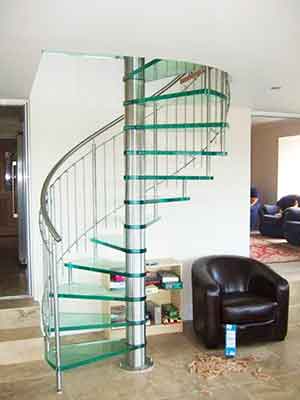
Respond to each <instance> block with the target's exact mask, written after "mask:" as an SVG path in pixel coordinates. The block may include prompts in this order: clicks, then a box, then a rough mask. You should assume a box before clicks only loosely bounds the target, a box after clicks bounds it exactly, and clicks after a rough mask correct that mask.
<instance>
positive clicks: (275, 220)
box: [264, 214, 283, 225]
mask: <svg viewBox="0 0 300 400" xmlns="http://www.w3.org/2000/svg"><path fill="white" fill-rule="evenodd" d="M264 222H265V223H267V224H272V225H277V224H280V223H282V222H283V219H282V215H281V214H276V215H269V214H265V215H264Z"/></svg>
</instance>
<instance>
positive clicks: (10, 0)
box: [0, 0, 300, 113]
mask: <svg viewBox="0 0 300 400" xmlns="http://www.w3.org/2000/svg"><path fill="white" fill-rule="evenodd" d="M299 20H300V1H299V0H276V1H275V0H264V1H261V0H252V1H249V0H239V1H236V0H222V1H219V2H214V1H211V0H201V1H200V0H185V1H184V2H182V1H179V0H165V1H161V0H159V1H158V0H151V2H143V1H141V0H126V1H120V0H110V1H108V2H106V1H99V0H85V1H84V2H83V1H74V0H43V1H40V0H26V1H22V0H1V1H0V54H1V63H0V98H27V97H29V95H30V89H31V87H32V84H33V81H34V77H35V74H36V72H37V69H38V64H39V60H40V57H41V52H42V50H43V49H48V50H65V51H75V52H88V53H92V54H93V53H109V54H120V55H122V54H127V55H143V56H146V57H164V58H175V59H183V60H191V61H196V62H197V61H198V62H200V63H206V64H210V65H213V66H217V67H220V68H223V69H224V70H226V71H228V72H229V73H230V74H231V77H232V95H233V96H232V97H233V103H235V104H237V105H242V106H249V107H251V108H252V109H257V110H264V111H278V112H296V113H299V112H300V95H299V93H300V79H299V71H300V51H299V49H300V24H299ZM101 78H103V77H101V76H100V77H99V79H101ZM272 86H281V87H282V88H281V90H276V91H272V90H270V88H271V87H272Z"/></svg>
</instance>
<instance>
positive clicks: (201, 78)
mask: <svg viewBox="0 0 300 400" xmlns="http://www.w3.org/2000/svg"><path fill="white" fill-rule="evenodd" d="M205 77H206V68H205V71H204V73H202V74H201V77H200V81H201V89H204V90H205V79H206V78H205ZM204 96H205V93H204V94H203V95H201V96H200V120H201V122H204V112H203V103H204V101H203V99H204ZM199 132H200V149H201V151H204V150H205V149H204V147H203V145H204V143H203V132H204V129H200V131H199ZM203 159H204V157H200V166H201V170H202V168H203Z"/></svg>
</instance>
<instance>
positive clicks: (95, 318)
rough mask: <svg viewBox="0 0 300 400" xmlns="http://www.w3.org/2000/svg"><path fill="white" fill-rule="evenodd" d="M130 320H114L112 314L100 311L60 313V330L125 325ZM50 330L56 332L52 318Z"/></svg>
mask: <svg viewBox="0 0 300 400" xmlns="http://www.w3.org/2000/svg"><path fill="white" fill-rule="evenodd" d="M127 325H129V323H128V322H126V321H123V322H114V321H113V318H112V316H111V314H100V313H71V312H60V313H59V330H60V331H61V332H64V331H76V330H87V329H104V328H113V327H124V326H127ZM50 331H51V332H54V321H53V319H52V320H51V324H50Z"/></svg>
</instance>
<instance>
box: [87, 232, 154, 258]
mask: <svg viewBox="0 0 300 400" xmlns="http://www.w3.org/2000/svg"><path fill="white" fill-rule="evenodd" d="M91 242H93V243H96V244H100V245H102V246H106V247H110V248H112V249H115V250H119V251H122V252H123V253H128V254H142V253H146V249H145V248H144V249H128V248H126V245H125V240H124V236H123V235H106V234H103V235H99V236H97V238H92V239H91Z"/></svg>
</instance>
